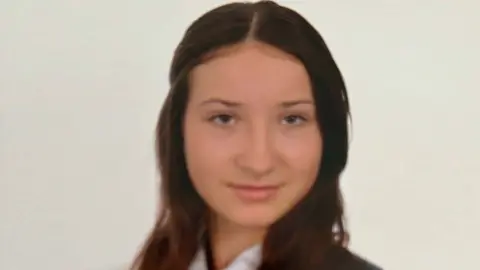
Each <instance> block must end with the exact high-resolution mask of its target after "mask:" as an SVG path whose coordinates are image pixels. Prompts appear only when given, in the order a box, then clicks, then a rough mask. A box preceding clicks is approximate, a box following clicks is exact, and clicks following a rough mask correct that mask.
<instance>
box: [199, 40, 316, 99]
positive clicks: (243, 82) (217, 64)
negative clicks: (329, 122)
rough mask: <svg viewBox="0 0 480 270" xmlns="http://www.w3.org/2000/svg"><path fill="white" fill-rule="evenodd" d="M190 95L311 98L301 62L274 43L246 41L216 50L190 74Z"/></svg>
mask: <svg viewBox="0 0 480 270" xmlns="http://www.w3.org/2000/svg"><path fill="white" fill-rule="evenodd" d="M190 86H191V87H190V88H191V89H190V90H191V93H190V96H191V98H192V99H195V98H201V97H207V96H208V97H211V96H218V97H228V98H235V99H240V100H245V101H248V100H249V99H250V100H262V99H270V100H271V99H289V98H311V89H310V80H309V77H308V73H307V71H306V69H305V67H304V66H303V64H302V63H301V62H300V61H299V60H297V59H296V58H294V57H293V56H291V55H289V54H287V53H284V52H283V51H280V50H278V49H276V48H274V47H271V46H269V45H265V44H260V43H248V44H241V45H235V46H233V47H229V48H225V49H221V50H219V51H217V52H216V53H215V54H214V55H213V56H212V57H211V58H210V59H209V60H208V61H207V62H205V63H204V64H201V65H199V66H197V67H196V68H195V69H194V70H193V71H192V73H191V76H190Z"/></svg>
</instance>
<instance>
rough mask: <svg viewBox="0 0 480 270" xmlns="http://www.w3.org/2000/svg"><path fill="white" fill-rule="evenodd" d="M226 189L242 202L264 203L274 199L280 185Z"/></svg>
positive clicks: (232, 186) (244, 186)
mask: <svg viewBox="0 0 480 270" xmlns="http://www.w3.org/2000/svg"><path fill="white" fill-rule="evenodd" d="M228 187H229V188H230V189H231V190H232V191H233V192H234V194H235V195H236V196H237V198H239V199H240V200H241V201H243V202H250V203H253V202H265V201H268V200H270V199H272V198H274V197H275V195H276V194H277V192H278V190H279V189H280V187H281V185H237V184H230V185H228Z"/></svg>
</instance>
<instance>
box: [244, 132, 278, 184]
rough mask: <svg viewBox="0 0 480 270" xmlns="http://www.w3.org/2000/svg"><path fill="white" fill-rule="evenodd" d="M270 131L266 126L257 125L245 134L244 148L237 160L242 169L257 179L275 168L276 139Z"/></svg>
mask: <svg viewBox="0 0 480 270" xmlns="http://www.w3.org/2000/svg"><path fill="white" fill-rule="evenodd" d="M269 133H270V132H269V130H268V129H267V128H266V127H257V128H255V129H251V130H250V132H249V133H248V134H245V138H246V139H245V141H244V144H243V149H242V152H241V155H240V156H239V158H238V160H237V164H238V166H239V167H240V168H241V170H242V171H243V172H244V173H247V174H249V175H250V176H251V177H253V178H255V179H261V178H264V177H265V176H267V175H269V174H271V173H272V172H273V170H274V160H275V148H274V140H273V138H271V136H270V135H269Z"/></svg>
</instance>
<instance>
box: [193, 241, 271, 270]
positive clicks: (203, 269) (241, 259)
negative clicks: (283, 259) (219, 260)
mask: <svg viewBox="0 0 480 270" xmlns="http://www.w3.org/2000/svg"><path fill="white" fill-rule="evenodd" d="M261 260H262V248H261V245H256V246H253V247H251V248H248V249H247V250H245V251H244V252H242V253H241V254H240V255H239V256H238V257H237V258H236V259H235V260H234V261H233V262H232V263H231V264H230V265H229V266H227V268H224V269H223V270H255V269H257V267H258V266H259V265H260V262H261ZM188 270H208V269H207V260H206V258H205V251H204V250H203V249H201V250H199V251H198V252H197V255H196V256H195V258H194V259H193V261H192V263H191V264H190V267H189V268H188Z"/></svg>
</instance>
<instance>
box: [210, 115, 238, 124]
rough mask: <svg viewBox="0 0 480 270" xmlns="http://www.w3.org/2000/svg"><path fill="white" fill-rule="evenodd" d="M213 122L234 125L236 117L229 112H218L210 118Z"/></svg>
mask: <svg viewBox="0 0 480 270" xmlns="http://www.w3.org/2000/svg"><path fill="white" fill-rule="evenodd" d="M209 120H210V121H211V122H213V123H215V124H217V125H222V126H225V125H232V124H233V123H234V120H235V119H234V117H233V116H232V115H229V114H217V115H214V116H212V117H210V119H209Z"/></svg>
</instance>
